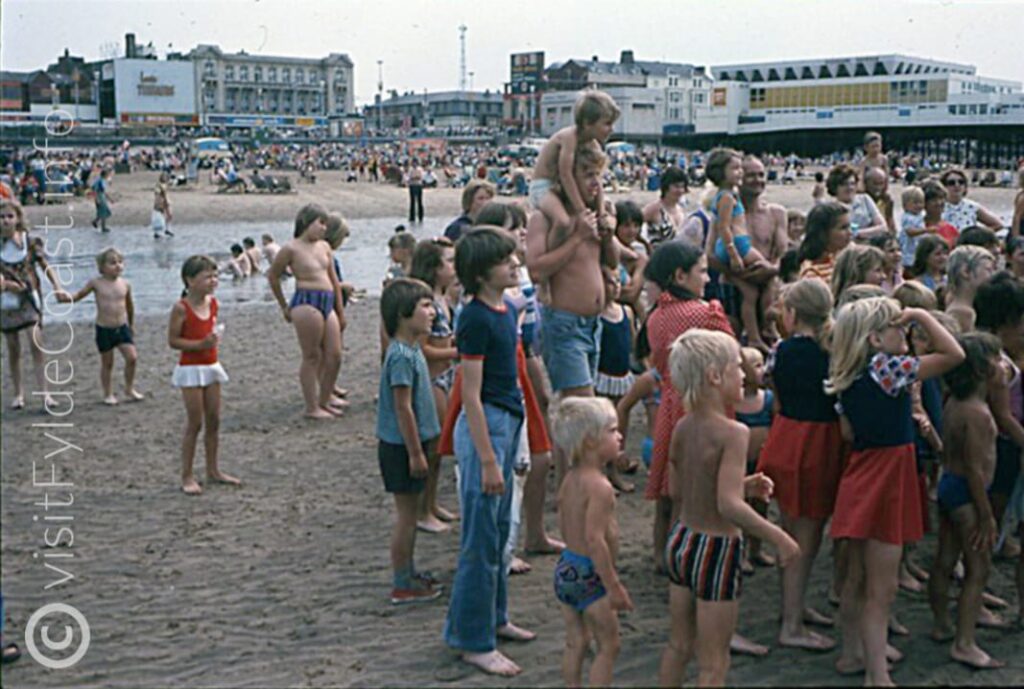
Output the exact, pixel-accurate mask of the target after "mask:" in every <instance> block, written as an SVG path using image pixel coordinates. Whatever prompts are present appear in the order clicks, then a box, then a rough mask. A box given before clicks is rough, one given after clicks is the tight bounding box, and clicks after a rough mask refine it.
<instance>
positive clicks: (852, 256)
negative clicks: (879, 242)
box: [832, 244, 885, 304]
mask: <svg viewBox="0 0 1024 689" xmlns="http://www.w3.org/2000/svg"><path fill="white" fill-rule="evenodd" d="M883 280H885V254H883V253H882V251H881V250H880V249H878V248H876V247H873V246H870V245H867V244H850V245H849V246H848V247H846V248H845V249H843V250H842V251H840V252H839V255H838V256H837V257H836V267H835V269H834V270H833V271H832V297H833V298H834V299H835V301H836V304H838V303H839V300H840V299H841V298H842V296H843V292H844V291H845V290H846V289H847V288H848V287H851V286H853V285H862V284H867V285H879V286H881V284H882V281H883Z"/></svg>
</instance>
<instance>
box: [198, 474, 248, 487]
mask: <svg viewBox="0 0 1024 689" xmlns="http://www.w3.org/2000/svg"><path fill="white" fill-rule="evenodd" d="M206 480H207V481H210V482H212V483H223V484H224V485H227V486H240V485H242V482H241V480H239V479H237V478H235V477H234V476H229V475H227V474H225V473H224V472H223V471H216V472H213V473H210V472H209V471H208V472H206Z"/></svg>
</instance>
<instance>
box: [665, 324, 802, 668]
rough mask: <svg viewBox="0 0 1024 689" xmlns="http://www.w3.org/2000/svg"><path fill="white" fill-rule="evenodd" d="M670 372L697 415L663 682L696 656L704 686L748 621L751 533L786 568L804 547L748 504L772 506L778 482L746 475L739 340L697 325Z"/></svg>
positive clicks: (680, 455)
mask: <svg viewBox="0 0 1024 689" xmlns="http://www.w3.org/2000/svg"><path fill="white" fill-rule="evenodd" d="M669 367H670V370H671V372H672V383H673V385H675V386H676V388H677V389H678V390H679V394H680V396H681V397H682V401H683V404H684V405H685V406H686V409H687V411H688V412H689V413H688V414H687V415H686V416H685V417H684V418H683V420H682V421H680V422H679V423H678V424H677V425H676V427H675V430H674V431H673V433H672V441H671V444H670V446H669V457H670V462H671V464H670V466H669V485H670V492H671V495H672V501H673V511H674V512H676V513H677V519H678V520H677V521H676V524H675V526H674V527H673V529H672V532H671V534H670V535H669V539H668V543H667V545H666V547H665V559H666V566H667V569H668V573H669V579H670V580H671V582H672V585H671V586H670V587H669V611H670V613H671V616H672V631H671V637H670V639H669V643H668V646H667V647H666V648H665V652H664V653H663V654H662V656H661V667H660V670H659V673H658V674H659V684H660V685H661V686H663V687H668V686H671V687H678V686H680V685H681V683H682V679H683V674H684V673H685V671H686V665H687V663H689V661H690V659H691V658H692V657H693V655H694V652H696V654H697V665H698V667H699V669H700V676H699V678H698V680H697V684H698V686H720V685H722V684H724V683H725V676H726V673H727V672H728V670H729V641H730V639H731V638H732V635H733V632H734V631H735V629H736V620H737V617H738V616H739V595H740V581H741V580H740V577H741V573H740V561H741V556H742V553H743V533H744V532H746V533H749V534H750V535H751V536H755V537H757V538H759V539H761V540H762V541H768V542H770V543H772V544H774V545H775V546H776V548H777V549H778V562H779V564H780V566H782V567H785V566H786V565H788V564H789V562H790V561H791V560H792V559H793V558H794V557H796V555H797V554H798V553H799V546H797V544H796V541H794V540H793V539H792V538H790V537H789V535H788V534H787V533H786V532H785V531H783V530H782V529H780V528H779V527H777V526H775V525H774V524H772V523H771V522H769V521H767V520H766V519H764V518H763V517H761V516H760V515H759V514H758V513H757V512H755V511H754V508H752V507H751V506H750V505H749V504H747V503H746V502H745V498H758V499H760V500H767V499H768V498H769V497H770V496H771V493H772V488H773V485H772V482H771V479H769V478H768V477H767V476H765V475H764V474H761V473H757V474H753V475H752V476H748V477H746V478H744V474H745V473H746V462H747V443H748V441H749V435H750V432H749V430H748V429H747V428H746V426H744V425H743V424H741V423H739V422H738V421H734V420H732V419H731V418H730V417H729V415H728V414H727V412H726V409H727V408H731V407H735V406H736V405H737V404H738V403H739V402H740V401H741V400H742V399H743V369H742V361H741V358H740V348H739V344H738V343H737V342H736V340H735V339H733V338H732V337H730V336H729V335H726V334H725V333H721V332H712V331H709V330H703V329H700V328H695V329H693V330H689V331H687V332H686V333H684V334H683V335H681V336H680V337H679V339H677V340H676V341H675V343H674V344H673V345H672V349H671V354H670V355H669ZM698 621H699V622H698ZM698 639H699V641H698Z"/></svg>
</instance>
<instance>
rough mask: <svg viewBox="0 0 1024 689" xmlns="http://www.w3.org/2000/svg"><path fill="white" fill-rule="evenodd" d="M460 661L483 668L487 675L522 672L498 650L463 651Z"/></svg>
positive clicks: (510, 674)
mask: <svg viewBox="0 0 1024 689" xmlns="http://www.w3.org/2000/svg"><path fill="white" fill-rule="evenodd" d="M462 662H464V663H467V664H469V665H472V666H473V667H475V668H478V669H480V670H483V671H484V672H486V673H487V674H489V675H500V676H502V677H514V676H516V675H518V674H519V673H520V672H522V670H521V669H520V668H519V666H518V665H516V664H515V663H513V662H512V661H511V659H509V658H508V656H506V655H504V654H503V653H502V652H501V651H498V650H494V651H489V652H487V653H463V654H462Z"/></svg>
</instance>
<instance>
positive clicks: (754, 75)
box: [711, 54, 976, 82]
mask: <svg viewBox="0 0 1024 689" xmlns="http://www.w3.org/2000/svg"><path fill="white" fill-rule="evenodd" d="M975 72H976V69H975V67H974V66H973V65H966V64H962V63H959V62H941V61H939V60H930V59H927V58H920V57H913V56H911V55H901V54H893V55H865V56H856V57H830V58H812V59H805V60H784V61H777V62H748V63H741V64H728V65H714V66H712V67H711V74H712V75H713V76H714V77H715V79H718V80H720V81H744V82H760V81H799V80H804V79H843V78H853V77H870V76H896V75H912V76H919V75H923V74H963V75H967V76H973V75H974V74H975Z"/></svg>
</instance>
